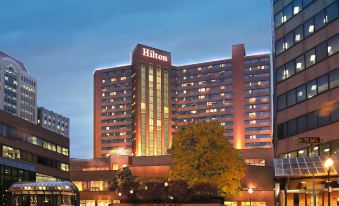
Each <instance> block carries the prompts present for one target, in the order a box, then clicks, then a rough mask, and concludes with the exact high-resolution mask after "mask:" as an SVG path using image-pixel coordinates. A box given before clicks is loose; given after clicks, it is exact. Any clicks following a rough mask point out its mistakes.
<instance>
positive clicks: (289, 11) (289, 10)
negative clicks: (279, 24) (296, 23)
mask: <svg viewBox="0 0 339 206" xmlns="http://www.w3.org/2000/svg"><path fill="white" fill-rule="evenodd" d="M291 17H292V4H289V5H287V6H286V7H285V8H284V16H283V22H286V21H287V20H288V19H290V18H291Z"/></svg>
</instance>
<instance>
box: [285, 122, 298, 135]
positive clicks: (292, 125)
mask: <svg viewBox="0 0 339 206" xmlns="http://www.w3.org/2000/svg"><path fill="white" fill-rule="evenodd" d="M287 125H288V126H287V127H288V136H292V135H295V134H296V133H297V120H295V119H292V120H290V121H288V123H287Z"/></svg>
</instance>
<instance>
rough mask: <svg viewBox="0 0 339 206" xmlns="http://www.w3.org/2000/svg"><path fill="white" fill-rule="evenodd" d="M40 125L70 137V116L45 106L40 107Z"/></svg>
mask: <svg viewBox="0 0 339 206" xmlns="http://www.w3.org/2000/svg"><path fill="white" fill-rule="evenodd" d="M38 125H40V126H41V127H43V128H45V129H48V130H50V131H52V132H55V133H57V134H60V135H62V136H65V137H69V118H67V117H64V116H62V115H61V114H57V113H55V112H53V111H50V110H48V109H46V108H44V107H39V108H38Z"/></svg>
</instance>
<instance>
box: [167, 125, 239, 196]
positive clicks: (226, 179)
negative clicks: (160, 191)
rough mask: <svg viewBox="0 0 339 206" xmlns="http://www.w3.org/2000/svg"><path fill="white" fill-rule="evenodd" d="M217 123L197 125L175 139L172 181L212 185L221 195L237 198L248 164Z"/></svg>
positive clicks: (180, 133) (183, 129)
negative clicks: (246, 164)
mask: <svg viewBox="0 0 339 206" xmlns="http://www.w3.org/2000/svg"><path fill="white" fill-rule="evenodd" d="M223 132H224V128H223V127H222V126H220V125H219V124H218V123H216V122H214V121H209V122H193V123H190V124H187V125H186V126H184V127H182V128H181V129H180V130H179V131H178V132H177V133H176V134H175V136H174V138H173V145H172V149H171V152H172V154H173V158H174V163H173V165H172V168H171V171H170V175H169V179H170V180H185V181H187V183H188V184H189V185H190V186H194V185H198V184H202V183H205V184H212V185H215V186H217V188H218V191H219V193H220V194H221V195H225V196H235V195H237V194H238V192H239V190H240V189H241V183H240V180H241V178H242V177H243V176H244V168H245V163H244V161H243V159H242V157H241V154H240V153H239V152H238V151H237V150H235V149H234V148H233V147H232V146H231V145H230V144H229V142H228V140H227V139H226V138H225V137H224V135H223Z"/></svg>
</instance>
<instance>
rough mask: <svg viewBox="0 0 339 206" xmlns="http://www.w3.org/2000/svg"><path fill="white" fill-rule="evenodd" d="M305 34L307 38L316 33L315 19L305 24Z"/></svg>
mask: <svg viewBox="0 0 339 206" xmlns="http://www.w3.org/2000/svg"><path fill="white" fill-rule="evenodd" d="M304 32H305V36H309V35H311V34H313V32H314V23H313V18H311V19H310V20H308V21H306V22H305V23H304Z"/></svg>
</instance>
